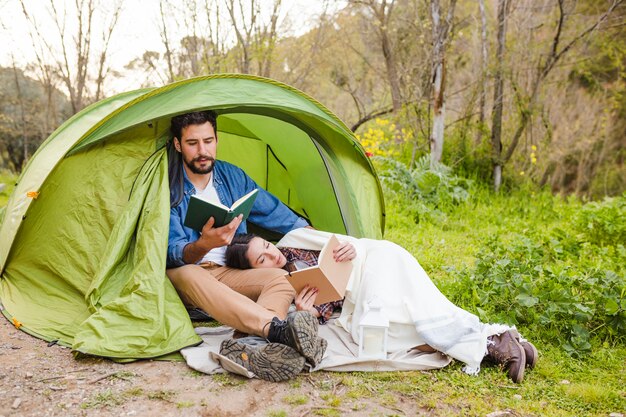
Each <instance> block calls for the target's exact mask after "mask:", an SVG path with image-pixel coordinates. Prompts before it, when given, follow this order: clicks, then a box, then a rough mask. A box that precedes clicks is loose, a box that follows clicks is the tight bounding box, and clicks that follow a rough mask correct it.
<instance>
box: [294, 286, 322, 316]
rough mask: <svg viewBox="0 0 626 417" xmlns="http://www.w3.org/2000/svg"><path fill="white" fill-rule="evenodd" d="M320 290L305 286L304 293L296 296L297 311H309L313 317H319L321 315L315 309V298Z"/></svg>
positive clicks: (301, 292)
mask: <svg viewBox="0 0 626 417" xmlns="http://www.w3.org/2000/svg"><path fill="white" fill-rule="evenodd" d="M318 292H319V290H318V289H317V288H315V287H309V286H308V285H307V286H305V287H304V288H303V289H302V291H300V293H299V294H298V295H296V299H295V300H294V303H295V305H296V310H298V311H308V312H310V313H311V314H313V316H315V317H319V316H320V313H319V312H318V311H317V310H316V309H315V307H313V306H314V305H315V298H316V297H317V293H318Z"/></svg>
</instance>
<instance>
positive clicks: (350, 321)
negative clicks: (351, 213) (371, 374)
mask: <svg viewBox="0 0 626 417" xmlns="http://www.w3.org/2000/svg"><path fill="white" fill-rule="evenodd" d="M330 236H331V234H329V233H326V232H321V231H318V230H312V229H296V230H294V231H292V232H290V233H288V234H287V235H285V237H284V238H283V239H281V240H280V242H278V244H277V245H276V246H274V245H273V244H271V243H270V242H267V241H265V240H264V239H262V238H260V237H258V236H254V235H241V236H236V237H235V238H234V239H233V242H232V243H231V245H230V246H229V247H228V250H227V253H226V263H227V265H229V266H231V267H235V268H243V269H247V268H268V267H272V268H275V267H279V268H285V269H287V270H289V269H290V268H293V265H294V264H295V263H297V262H302V261H304V263H305V264H306V265H312V264H316V263H317V256H319V250H320V249H321V248H322V247H323V246H324V244H325V243H326V242H327V240H328V238H329V237H330ZM339 239H340V240H341V241H342V242H343V244H342V245H340V247H338V248H337V249H336V250H335V251H334V253H333V256H334V258H335V260H336V261H337V262H348V261H351V262H353V265H354V268H353V272H352V275H351V277H350V281H349V283H348V287H347V289H346V295H345V299H344V301H343V307H342V312H341V315H340V317H339V318H338V319H337V321H338V322H339V324H340V325H341V326H342V327H343V328H344V329H345V330H346V331H348V332H349V333H351V335H352V337H353V339H354V340H359V334H358V330H359V321H360V318H361V316H362V315H363V313H364V309H365V307H366V304H367V303H368V302H369V301H370V300H372V299H373V298H377V299H378V300H380V301H381V302H382V304H383V306H384V311H385V313H386V315H387V317H388V318H389V322H390V326H389V331H388V349H389V351H396V350H407V349H413V348H418V349H420V350H432V349H434V350H437V351H440V352H443V353H445V354H447V355H449V356H451V357H453V358H455V359H458V360H460V361H462V362H464V363H465V364H466V366H465V367H464V371H465V372H467V373H469V374H477V373H478V372H479V370H480V363H481V362H482V360H483V359H485V358H486V359H488V360H491V361H493V362H496V363H498V364H501V365H503V366H504V367H505V368H506V369H507V370H508V376H509V377H510V378H511V379H512V380H513V381H514V382H521V380H522V379H523V377H524V368H525V367H526V366H529V367H533V366H534V365H535V363H536V361H537V357H538V355H537V350H536V349H535V347H534V346H533V345H532V344H531V343H529V342H527V341H526V340H524V339H522V338H521V337H520V336H519V334H518V333H517V331H516V330H515V329H514V328H511V327H509V326H506V325H502V324H488V323H481V322H480V320H479V319H478V317H476V316H475V315H473V314H471V313H469V312H467V311H465V310H463V309H461V308H459V307H457V306H455V305H454V304H452V303H451V302H450V301H449V300H448V299H447V298H446V297H445V296H444V295H443V294H441V292H440V291H439V290H438V289H437V287H435V285H434V284H433V283H432V281H431V280H430V278H429V277H428V275H427V274H426V273H425V272H424V270H423V269H422V267H421V266H420V264H419V263H418V262H417V260H416V259H415V258H414V257H413V256H412V255H411V254H410V253H408V252H407V251H406V250H404V249H403V248H402V247H400V246H398V245H396V244H394V243H392V242H389V241H385V240H372V239H355V238H352V237H350V236H340V237H339ZM315 296H316V289H314V288H306V289H304V290H303V291H302V292H301V293H300V294H298V295H297V297H296V306H297V308H298V309H300V310H310V311H311V312H312V313H313V314H314V315H315V316H317V317H320V316H321V317H323V318H326V315H325V314H327V309H334V308H335V307H337V305H332V306H326V305H322V306H315V307H314V303H315Z"/></svg>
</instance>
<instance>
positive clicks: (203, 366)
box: [180, 319, 451, 378]
mask: <svg viewBox="0 0 626 417" xmlns="http://www.w3.org/2000/svg"><path fill="white" fill-rule="evenodd" d="M196 333H198V335H200V337H201V338H202V340H203V343H202V344H201V345H199V346H194V347H189V348H185V349H182V350H181V351H180V353H181V354H182V355H183V357H184V358H185V361H186V362H187V365H189V367H191V368H192V369H195V370H196V371H198V372H203V373H206V374H216V373H223V372H224V371H229V372H233V373H236V374H239V375H243V376H245V377H248V378H253V377H254V374H253V373H252V372H249V371H247V370H246V369H245V368H243V367H242V366H240V365H237V364H236V363H235V362H233V361H231V360H230V359H228V358H227V357H225V356H222V355H220V354H219V350H220V344H221V342H222V340H226V339H230V338H232V336H233V329H232V328H230V327H226V326H222V327H215V328H211V327H198V328H196ZM319 335H320V336H321V337H323V338H324V339H326V340H327V341H328V348H327V349H326V352H325V354H324V358H323V359H322V362H320V364H319V365H318V366H317V367H316V368H315V369H309V371H311V372H313V371H319V370H327V371H337V372H344V371H345V372H351V371H409V370H411V371H417V370H429V369H439V368H443V367H444V366H446V365H448V364H449V363H450V361H451V359H450V357H448V356H446V355H443V354H441V353H438V352H436V353H423V352H417V351H414V350H412V351H408V352H407V351H398V352H394V353H392V354H390V355H389V356H388V358H387V359H386V360H364V359H359V358H358V357H357V352H358V346H357V344H356V343H354V341H353V340H352V337H351V336H350V335H349V334H348V333H346V331H345V330H343V329H342V328H341V327H339V326H337V325H336V322H335V321H334V319H331V320H330V321H329V322H328V324H327V325H325V326H320V328H319Z"/></svg>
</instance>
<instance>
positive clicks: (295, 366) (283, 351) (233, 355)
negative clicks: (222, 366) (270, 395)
mask: <svg viewBox="0 0 626 417" xmlns="http://www.w3.org/2000/svg"><path fill="white" fill-rule="evenodd" d="M220 355H223V356H226V357H227V358H228V359H230V360H232V361H233V362H235V363H237V364H239V365H241V366H243V367H244V368H246V369H247V370H249V371H251V372H252V373H254V374H255V375H256V376H257V377H258V378H260V379H263V380H265V381H271V382H281V381H287V380H289V379H292V378H294V377H295V376H296V375H298V374H299V373H300V371H302V368H304V358H303V357H302V356H301V355H300V354H299V353H298V352H297V351H296V350H295V349H293V348H291V347H289V346H287V345H283V344H280V343H268V344H267V345H263V346H261V347H258V348H252V347H251V346H248V345H245V344H243V343H239V342H237V341H236V340H224V341H223V342H222V344H221V346H220Z"/></svg>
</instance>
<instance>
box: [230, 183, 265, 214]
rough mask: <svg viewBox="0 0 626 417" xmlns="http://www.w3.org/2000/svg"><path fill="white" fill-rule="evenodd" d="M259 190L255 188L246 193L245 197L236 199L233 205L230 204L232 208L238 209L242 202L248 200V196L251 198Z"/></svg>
mask: <svg viewBox="0 0 626 417" xmlns="http://www.w3.org/2000/svg"><path fill="white" fill-rule="evenodd" d="M258 191H259V189H258V188H255V189H254V190H252V191H250V192H249V193H248V194H246V195H244V196H243V197H241V198H240V199H239V200H237V201H235V202H234V203H233V205H232V206H230V209H231V210H234V209H236V208H237V207H238V206H239V205H240V204H241V203H243V202H244V201H246V200H247V199H248V198H250V197H251V196H252V195H253V194H256V193H257V192H258Z"/></svg>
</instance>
